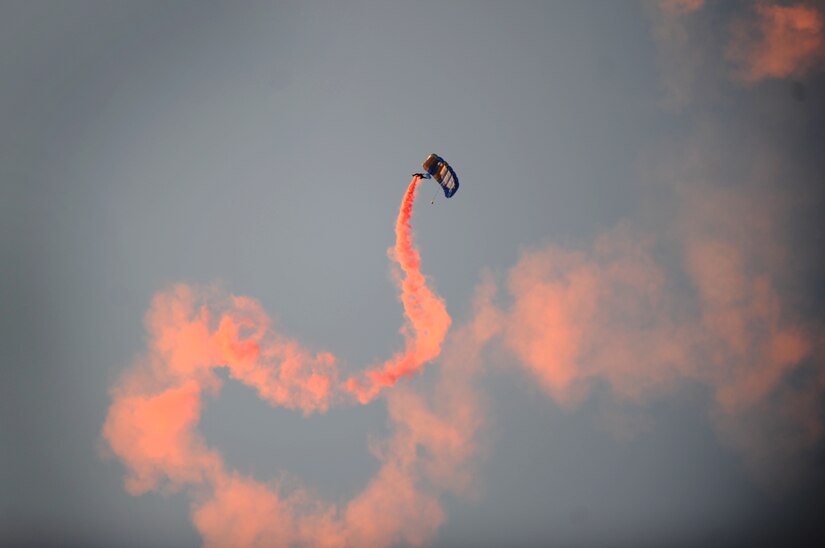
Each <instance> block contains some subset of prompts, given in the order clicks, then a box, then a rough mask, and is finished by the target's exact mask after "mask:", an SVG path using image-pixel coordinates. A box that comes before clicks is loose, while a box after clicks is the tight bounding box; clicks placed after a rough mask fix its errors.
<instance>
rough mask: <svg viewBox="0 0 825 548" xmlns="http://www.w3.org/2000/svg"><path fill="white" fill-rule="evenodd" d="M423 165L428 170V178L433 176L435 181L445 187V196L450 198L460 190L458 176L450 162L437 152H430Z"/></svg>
mask: <svg viewBox="0 0 825 548" xmlns="http://www.w3.org/2000/svg"><path fill="white" fill-rule="evenodd" d="M421 167H423V168H424V170H425V171H426V172H427V174H428V175H427V178H428V179H429V177H430V176H432V178H433V179H435V181H436V182H437V183H438V184H440V185H441V188H443V189H444V196H446V197H447V198H449V197H450V196H452V195H453V194H455V193H456V191H457V190H458V176H457V175H456V174H455V171H453V168H451V167H450V164H448V163H447V162H445V161H444V158H442V157H441V156H439V155H437V154H430V155H429V156H428V157H427V159H426V160H424V163H423V164H421Z"/></svg>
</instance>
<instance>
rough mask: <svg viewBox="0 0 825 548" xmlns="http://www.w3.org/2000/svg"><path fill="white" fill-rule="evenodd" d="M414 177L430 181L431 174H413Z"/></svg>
mask: <svg viewBox="0 0 825 548" xmlns="http://www.w3.org/2000/svg"><path fill="white" fill-rule="evenodd" d="M412 176H413V177H421V178H422V179H429V178H430V174H429V173H413V174H412Z"/></svg>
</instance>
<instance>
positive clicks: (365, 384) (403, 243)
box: [346, 176, 452, 403]
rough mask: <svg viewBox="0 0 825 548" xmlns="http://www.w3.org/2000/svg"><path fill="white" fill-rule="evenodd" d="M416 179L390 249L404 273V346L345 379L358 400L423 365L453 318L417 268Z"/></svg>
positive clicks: (437, 349) (434, 352)
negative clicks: (360, 375)
mask: <svg viewBox="0 0 825 548" xmlns="http://www.w3.org/2000/svg"><path fill="white" fill-rule="evenodd" d="M418 181H419V177H418V176H413V179H412V181H410V185H409V187H407V192H405V193H404V199H403V200H402V201H401V208H400V209H399V211H398V218H397V220H396V222H395V247H394V248H393V249H391V250H390V251H391V256H392V257H393V258H394V259H395V260H396V261H397V262H398V264H399V266H400V267H401V270H402V272H403V273H404V279H403V280H402V281H401V283H400V285H401V302H402V304H403V305H404V313H405V314H406V316H407V319H408V320H409V324H408V325H405V326H404V327H403V328H402V329H401V333H402V334H403V335H404V339H405V348H404V351H403V352H399V353H397V354H396V355H395V356H393V357H392V358H390V359H389V360H387V361H386V362H384V364H383V365H382V366H381V367H379V368H376V369H372V370H370V371H367V372H366V373H365V375H364V376H365V377H366V379H356V378H351V379H349V381H347V384H346V387H347V389H348V390H350V391H351V392H352V393H354V394H355V395H356V397H357V398H358V401H360V402H361V403H367V402H368V401H370V400H371V399H372V398H374V397H375V396H376V395H377V394H378V393H379V391H380V390H381V388H382V387H385V386H392V385H394V384H395V383H396V382H397V381H398V379H400V378H402V377H404V376H407V375H411V374H413V373H415V372H416V371H418V370H419V369H420V368H421V366H422V365H424V364H425V363H427V362H428V361H431V360H433V359H435V358H436V357H437V356H438V355H439V354H440V353H441V345H442V343H443V342H444V337H445V336H446V335H447V330H448V329H449V327H450V323H451V321H452V320H451V319H450V316H449V314H448V313H447V308H446V307H445V306H444V302H443V301H442V300H441V298H439V297H438V296H437V295H436V294H435V293H433V292H432V291H431V290H430V288H429V287H427V283H426V278H425V277H424V275H423V274H422V273H421V269H420V267H421V256H420V254H419V253H418V250H417V249H416V248H415V245H414V244H413V238H412V227H411V225H410V218H411V217H412V210H413V202H414V201H415V190H416V188H417V186H418Z"/></svg>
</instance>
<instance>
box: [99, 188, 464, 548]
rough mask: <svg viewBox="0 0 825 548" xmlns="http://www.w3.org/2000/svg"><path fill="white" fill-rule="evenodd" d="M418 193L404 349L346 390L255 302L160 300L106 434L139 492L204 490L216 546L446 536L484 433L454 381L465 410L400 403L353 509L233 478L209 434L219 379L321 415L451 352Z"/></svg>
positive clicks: (200, 503) (402, 262) (211, 293)
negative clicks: (427, 263) (205, 430)
mask: <svg viewBox="0 0 825 548" xmlns="http://www.w3.org/2000/svg"><path fill="white" fill-rule="evenodd" d="M417 183H418V178H417V177H414V178H413V180H412V182H411V183H410V185H409V187H408V188H407V191H406V193H405V195H404V199H403V201H402V204H401V208H400V211H399V215H398V219H397V222H396V227H395V229H396V244H395V247H394V248H393V249H391V253H390V255H391V256H392V258H393V259H394V260H395V261H397V263H398V265H399V266H400V269H401V274H400V275H399V276H398V283H399V286H400V289H401V301H402V303H403V306H404V311H405V314H406V316H407V322H408V323H407V325H405V326H404V327H403V328H402V330H401V332H402V334H403V335H404V338H405V348H404V350H403V351H402V352H399V353H397V354H396V355H394V356H393V357H392V358H390V359H389V360H387V361H386V362H385V363H383V364H382V365H381V366H379V367H377V368H375V369H372V370H370V371H368V372H366V373H365V374H364V375H363V378H362V380H356V379H355V378H352V379H349V381H347V382H346V383H341V382H340V381H339V379H338V373H337V368H336V360H335V357H334V356H333V355H332V354H329V353H326V352H319V353H314V352H311V351H309V350H307V349H305V348H303V347H302V346H301V345H300V344H298V343H297V342H295V341H292V340H290V339H287V338H286V337H283V336H281V335H280V334H278V333H276V332H274V331H273V329H272V326H271V323H272V322H271V320H270V319H269V317H268V316H267V315H266V313H265V312H264V311H263V309H262V308H261V306H260V305H259V304H258V303H257V302H256V301H254V300H253V299H250V298H247V297H239V296H231V295H230V296H227V295H225V294H223V293H222V292H220V291H218V290H216V289H209V288H193V287H190V286H187V285H184V284H181V285H177V286H175V287H173V288H171V289H170V290H168V291H165V292H160V293H158V294H157V295H156V296H155V297H154V299H153V301H152V306H151V308H150V310H149V312H148V313H147V315H146V319H145V323H146V328H147V331H148V345H147V346H148V348H147V352H146V355H145V356H144V357H143V358H141V359H140V360H138V361H137V363H135V364H134V366H133V367H132V368H131V369H129V370H128V371H126V372H125V373H124V375H123V376H122V378H121V379H120V381H119V382H118V383H117V384H116V385H115V386H114V387H113V388H112V404H111V407H110V408H109V413H108V416H107V418H106V422H105V424H104V426H103V432H102V434H103V438H104V440H105V441H106V442H107V444H108V446H109V448H110V449H111V451H112V453H113V454H114V455H116V456H117V457H119V458H120V459H121V461H122V462H123V463H124V465H125V466H126V469H127V477H126V489H127V491H129V493H131V494H133V495H139V494H142V493H146V492H148V491H154V490H170V489H171V490H178V489H193V495H194V497H193V501H194V502H193V506H192V509H193V521H194V524H195V526H196V528H197V529H198V530H199V532H200V533H201V534H202V536H203V538H204V541H205V543H206V544H207V545H213V546H247V545H292V544H314V545H329V546H345V545H355V546H382V545H388V544H392V543H398V542H404V543H409V544H421V543H424V542H427V541H428V540H430V539H431V538H432V537H433V536H434V535H435V532H436V530H437V529H438V526H439V525H440V524H441V523H442V522H443V521H444V512H443V510H442V509H441V505H440V502H439V500H438V498H437V496H436V495H437V493H439V492H440V491H442V490H444V489H450V490H453V491H456V490H460V489H461V488H462V487H461V485H460V483H461V482H458V481H457V480H456V481H455V482H453V484H452V485H449V484H444V485H443V486H439V485H434V484H433V480H434V479H438V480H439V482H438V483H442V482H441V478H449V477H454V478H459V477H461V476H462V473H461V471H460V470H461V469H464V470H465V471H464V473H465V474H466V462H467V460H468V459H470V458H471V457H472V455H473V447H474V446H473V443H472V436H473V433H474V432H475V430H476V429H477V427H478V419H477V418H476V415H477V414H476V413H475V412H473V409H475V405H474V403H473V396H472V393H471V392H470V391H469V390H468V389H465V388H462V383H455V382H454V380H449V381H445V382H446V384H445V386H444V388H443V391H446V392H447V393H454V394H453V396H452V397H451V398H450V401H451V402H452V403H451V404H452V406H453V407H451V408H447V409H441V410H439V412H436V411H434V410H432V409H431V407H432V406H433V405H434V404H431V403H430V402H428V401H427V400H426V398H423V397H421V396H419V395H416V394H414V393H412V392H409V391H406V392H405V391H402V392H400V393H399V394H397V395H395V394H391V395H390V396H388V406H389V410H390V420H391V422H392V423H393V424H394V425H395V428H394V433H393V434H392V436H391V437H390V439H388V440H387V442H386V444H385V447H384V449H383V450H382V451H380V452H379V454H377V455H376V456H377V457H378V459H379V461H380V462H381V468H380V469H379V471H378V472H377V474H376V476H375V477H374V478H373V479H372V480H371V481H370V482H369V483H368V484H367V485H366V487H365V488H364V490H363V491H362V492H361V493H360V494H359V495H357V496H356V497H355V498H353V499H352V500H351V501H349V502H348V503H347V504H346V505H344V506H341V507H338V506H336V505H334V504H329V503H325V502H323V501H318V500H315V499H314V498H313V497H312V496H311V495H310V494H308V493H307V492H306V491H304V490H302V489H297V490H295V491H292V492H290V493H286V494H283V493H280V492H279V491H278V490H277V489H274V488H272V487H271V486H269V485H266V484H261V483H258V482H257V481H255V480H254V479H253V478H250V477H248V476H245V475H243V474H241V473H239V472H237V471H234V470H231V469H230V468H228V467H227V465H226V463H225V462H224V460H223V457H222V456H221V455H220V453H219V452H218V451H217V450H215V449H213V448H210V447H209V446H208V445H207V443H206V440H204V438H203V436H201V434H200V433H199V432H198V430H197V426H198V423H199V421H200V415H201V412H202V408H203V396H204V395H205V394H206V395H212V396H217V395H218V393H219V392H220V389H221V386H222V384H223V381H222V379H221V378H220V377H219V376H218V375H217V374H216V372H215V368H217V367H225V368H226V369H227V370H228V373H229V377H230V378H232V379H234V380H237V381H240V382H242V383H244V384H246V385H248V386H250V387H252V388H254V389H255V390H256V391H257V394H258V395H259V397H260V398H261V399H263V400H265V401H267V402H268V403H270V404H272V405H277V406H284V407H287V408H290V409H298V410H301V411H302V412H303V413H304V414H309V413H312V412H316V411H318V412H324V411H326V410H327V409H329V407H330V406H331V405H333V404H335V403H340V402H341V401H343V400H347V399H351V398H352V396H353V395H355V396H356V397H357V399H358V400H359V401H360V402H362V403H366V402H368V401H370V400H371V399H373V398H374V397H376V396H377V395H378V394H379V392H380V391H381V389H382V388H385V387H388V386H392V385H394V384H395V383H396V382H397V381H398V380H399V379H400V378H402V377H404V376H406V375H410V374H412V373H414V372H415V371H417V370H418V369H420V367H421V366H422V365H423V364H424V363H426V362H428V361H430V360H433V359H435V358H436V357H437V356H438V355H439V354H440V353H441V346H442V343H443V341H444V338H445V336H446V333H447V330H448V328H449V326H450V322H451V320H450V317H449V315H448V314H447V311H446V307H445V306H444V303H443V301H442V300H441V299H440V298H439V297H438V296H437V295H435V294H434V293H433V292H432V291H431V290H430V289H429V288H428V287H427V286H426V279H425V277H424V275H423V274H422V273H421V271H420V269H419V267H420V262H421V261H420V256H419V253H418V251H417V250H416V248H415V247H414V245H413V241H412V228H411V225H410V218H411V215H412V206H413V201H414V198H415V190H416V186H417ZM402 275H403V277H402ZM448 361H449V360H448ZM476 361H477V359H476ZM451 363H454V364H460V362H459V361H458V360H452V362H451ZM461 402H465V403H463V404H462V403H461ZM459 411H460V412H459ZM416 446H421V447H425V448H426V449H427V455H419V454H418V452H417V451H416V449H415V447H416ZM425 487H426V488H425Z"/></svg>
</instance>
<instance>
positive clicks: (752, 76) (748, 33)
mask: <svg viewBox="0 0 825 548" xmlns="http://www.w3.org/2000/svg"><path fill="white" fill-rule="evenodd" d="M754 10H755V12H756V18H755V19H754V20H747V21H739V22H737V23H736V24H735V26H734V28H733V37H732V39H731V42H730V44H729V46H728V50H727V52H726V53H727V57H728V58H729V59H730V60H731V61H733V62H734V63H736V64H738V65H739V69H738V71H737V72H736V75H737V76H738V77H739V78H741V79H742V80H745V81H747V82H756V81H759V80H764V79H766V78H785V77H788V76H794V77H801V76H803V75H804V74H805V73H806V72H808V71H811V70H813V69H822V67H823V63H825V36H823V22H822V14H821V13H820V12H819V11H817V10H816V9H815V8H814V7H812V6H806V5H804V4H797V5H792V6H784V5H778V4H776V5H771V4H756V5H755V6H754Z"/></svg>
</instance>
